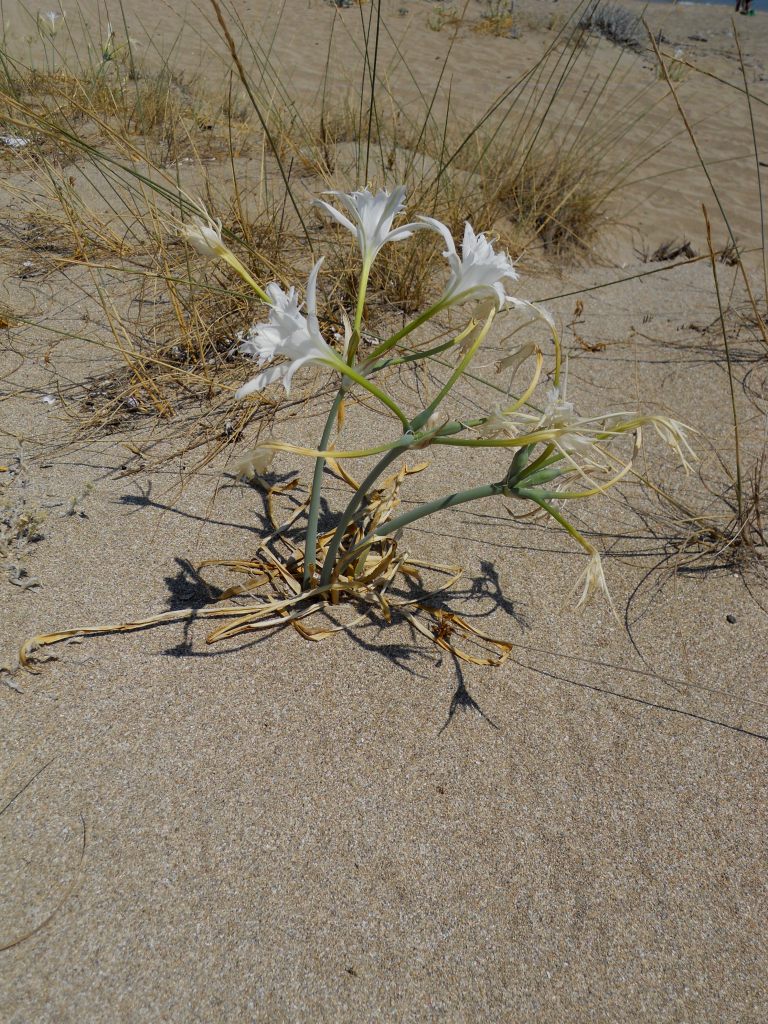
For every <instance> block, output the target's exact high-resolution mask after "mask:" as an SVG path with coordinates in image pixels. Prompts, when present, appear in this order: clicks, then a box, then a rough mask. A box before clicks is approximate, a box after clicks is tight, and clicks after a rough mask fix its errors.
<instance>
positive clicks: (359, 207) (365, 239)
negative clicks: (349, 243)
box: [314, 185, 421, 264]
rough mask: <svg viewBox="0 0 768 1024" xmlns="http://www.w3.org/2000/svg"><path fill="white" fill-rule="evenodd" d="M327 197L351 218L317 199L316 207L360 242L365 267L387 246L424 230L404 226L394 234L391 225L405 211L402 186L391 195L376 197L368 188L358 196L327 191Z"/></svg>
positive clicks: (351, 193)
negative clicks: (333, 197)
mask: <svg viewBox="0 0 768 1024" xmlns="http://www.w3.org/2000/svg"><path fill="white" fill-rule="evenodd" d="M325 195H329V196H335V197H336V198H337V199H338V200H339V202H340V203H341V204H342V206H344V207H345V208H346V209H347V211H348V213H349V217H347V216H345V215H344V214H343V213H341V212H340V211H339V210H337V209H336V207H335V206H331V204H330V203H326V202H324V201H323V200H322V199H316V200H315V203H314V205H315V206H319V207H320V208H321V209H322V210H324V211H325V212H326V213H327V214H328V215H329V216H330V217H333V219H334V220H335V221H336V222H337V223H339V224H341V226H342V227H344V228H346V229H347V231H349V232H351V233H352V234H353V235H354V236H355V237H356V238H357V241H358V244H359V245H360V251H361V253H362V254H363V262H364V263H368V264H370V263H371V262H372V261H373V260H374V259H375V257H376V254H377V253H378V251H379V249H381V247H382V246H383V245H386V243H387V242H399V241H400V240H401V239H403V238H410V237H411V235H412V234H413V232H414V231H416V230H418V229H419V228H421V224H403V225H402V226H401V227H399V228H394V230H393V228H392V221H393V220H394V219H395V217H396V216H397V215H398V214H399V213H402V211H403V209H404V207H405V189H404V188H403V186H402V185H398V186H397V188H394V189H393V190H392V192H387V191H386V190H384V189H382V190H381V191H380V192H377V193H376V195H373V193H372V192H370V191H369V190H368V189H367V188H364V189H361V190H360V191H358V192H335V191H328V192H326V193H325ZM350 218H351V219H350Z"/></svg>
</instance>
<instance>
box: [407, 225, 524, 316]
mask: <svg viewBox="0 0 768 1024" xmlns="http://www.w3.org/2000/svg"><path fill="white" fill-rule="evenodd" d="M419 220H421V221H422V222H423V223H424V224H426V225H427V226H428V227H430V228H432V229H433V231H437V232H438V234H440V235H442V236H443V238H444V239H445V244H446V245H447V246H448V248H447V249H446V250H445V252H444V253H443V255H444V256H445V257H446V258H447V260H448V264H449V266H450V268H451V277H450V280H449V281H448V285H447V286H446V288H445V291H444V292H443V294H442V296H441V298H440V300H439V302H440V303H441V304H442V305H445V306H454V305H457V304H458V303H462V302H468V301H469V300H470V299H475V300H479V299H483V298H489V299H492V300H493V301H494V302H495V303H496V308H497V309H501V307H502V306H503V305H504V304H505V303H506V302H507V294H506V292H505V291H504V286H503V285H502V283H501V282H502V281H503V280H504V278H509V279H510V280H511V281H516V280H517V271H516V270H515V268H514V266H513V265H512V261H511V260H510V258H509V256H508V255H507V254H506V253H500V252H495V251H494V248H493V246H492V245H491V243H490V242H489V241H488V239H487V238H486V237H485V235H484V234H482V233H480V234H475V232H474V230H473V228H472V225H471V224H469V223H468V222H467V223H466V224H465V225H464V240H463V242H462V245H461V257H459V254H458V252H457V251H456V245H455V243H454V241H453V236H452V235H451V232H450V231H449V230H448V228H447V227H446V225H445V224H443V223H442V221H439V220H436V219H435V218H434V217H420V218H419Z"/></svg>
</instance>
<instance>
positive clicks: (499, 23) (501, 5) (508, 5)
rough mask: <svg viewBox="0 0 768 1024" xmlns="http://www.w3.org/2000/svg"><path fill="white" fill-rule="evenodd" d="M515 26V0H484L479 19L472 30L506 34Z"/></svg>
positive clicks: (498, 34) (489, 33) (495, 34)
mask: <svg viewBox="0 0 768 1024" xmlns="http://www.w3.org/2000/svg"><path fill="white" fill-rule="evenodd" d="M514 27H515V0H484V2H483V13H482V14H481V16H480V20H479V21H478V22H477V23H476V24H475V25H473V26H472V28H473V31H475V32H482V33H486V34H488V35H492V36H508V35H510V34H511V32H512V30H513V28H514Z"/></svg>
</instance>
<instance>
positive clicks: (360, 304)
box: [347, 259, 372, 366]
mask: <svg viewBox="0 0 768 1024" xmlns="http://www.w3.org/2000/svg"><path fill="white" fill-rule="evenodd" d="M371 262H372V261H371V260H370V259H367V260H365V262H364V263H363V269H362V270H361V271H360V284H359V286H358V290H357V309H356V310H355V325H354V327H353V329H352V340H351V341H350V343H349V352H348V353H347V362H348V363H349V365H350V366H352V364H353V363H354V361H355V356H356V355H357V347H358V345H359V344H360V331H361V329H362V326H363V310H364V309H365V294H366V292H367V291H368V278H369V276H370V273H371Z"/></svg>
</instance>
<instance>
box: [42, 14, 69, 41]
mask: <svg viewBox="0 0 768 1024" xmlns="http://www.w3.org/2000/svg"><path fill="white" fill-rule="evenodd" d="M62 18H63V14H59V12H58V11H47V12H46V13H45V14H42V13H38V15H37V24H38V26H39V27H40V29H41V30H42V31H43V32H45V33H46V34H47V35H49V36H50V37H51V39H53V37H54V36H55V35H56V33H57V32H58V31H59V29H58V22H60V21H61V19H62Z"/></svg>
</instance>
